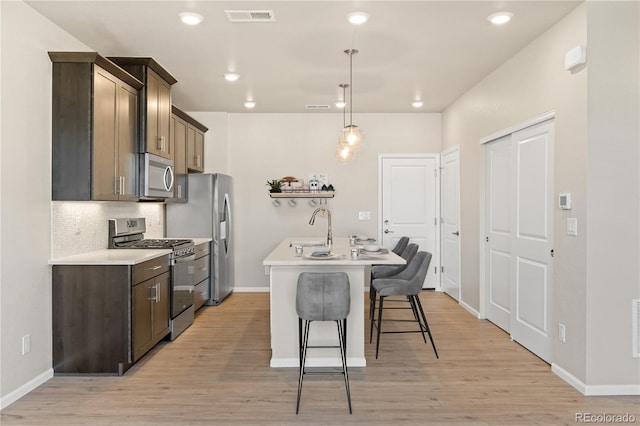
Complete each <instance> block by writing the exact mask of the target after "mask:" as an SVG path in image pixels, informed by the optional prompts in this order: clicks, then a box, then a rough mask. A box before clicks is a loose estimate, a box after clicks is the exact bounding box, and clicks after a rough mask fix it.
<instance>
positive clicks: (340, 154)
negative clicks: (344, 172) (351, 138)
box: [336, 143, 356, 164]
mask: <svg viewBox="0 0 640 426" xmlns="http://www.w3.org/2000/svg"><path fill="white" fill-rule="evenodd" d="M355 156H356V153H355V150H354V149H352V148H351V147H350V146H349V145H348V144H345V143H339V144H338V147H337V148H336V158H337V159H338V161H339V162H341V163H342V164H349V163H350V162H351V161H353V159H354V158H355Z"/></svg>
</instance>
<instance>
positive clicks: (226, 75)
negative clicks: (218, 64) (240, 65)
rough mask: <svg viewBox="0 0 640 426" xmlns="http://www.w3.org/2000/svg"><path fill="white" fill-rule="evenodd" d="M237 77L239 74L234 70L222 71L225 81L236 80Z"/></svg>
mask: <svg viewBox="0 0 640 426" xmlns="http://www.w3.org/2000/svg"><path fill="white" fill-rule="evenodd" d="M239 78H240V74H236V73H235V72H226V73H224V79H225V80H227V81H236V80H237V79H239Z"/></svg>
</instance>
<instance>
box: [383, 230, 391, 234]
mask: <svg viewBox="0 0 640 426" xmlns="http://www.w3.org/2000/svg"><path fill="white" fill-rule="evenodd" d="M384 233H385V234H389V233H391V234H393V231H389V230H388V229H385V230H384Z"/></svg>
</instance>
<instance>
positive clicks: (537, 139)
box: [485, 120, 554, 362]
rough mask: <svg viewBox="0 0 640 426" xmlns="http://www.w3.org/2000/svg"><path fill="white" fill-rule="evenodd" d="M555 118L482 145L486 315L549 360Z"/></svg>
mask: <svg viewBox="0 0 640 426" xmlns="http://www.w3.org/2000/svg"><path fill="white" fill-rule="evenodd" d="M553 137H554V136H553V120H549V121H545V122H542V123H540V124H536V125H533V126H531V127H527V128H525V129H523V130H519V131H517V132H514V133H512V134H510V135H507V136H504V137H502V138H500V139H496V140H495V141H492V142H489V143H488V144H487V145H486V191H485V194H486V200H485V206H486V229H485V230H486V267H485V271H486V276H485V282H486V294H485V300H486V315H487V319H489V320H490V321H491V322H493V323H494V324H496V325H497V326H499V327H500V328H502V329H504V330H505V331H508V332H509V333H510V334H511V338H512V339H513V340H515V341H516V342H518V343H520V344H521V345H523V346H524V347H526V348H527V349H529V350H530V351H531V352H533V353H535V354H536V355H537V356H539V357H540V358H542V359H543V360H545V361H547V362H551V357H552V344H553V340H552V335H553V333H552V331H551V323H552V318H551V315H552V308H551V306H552V305H551V304H552V296H553V255H552V249H553V229H552V215H553V199H554V197H553Z"/></svg>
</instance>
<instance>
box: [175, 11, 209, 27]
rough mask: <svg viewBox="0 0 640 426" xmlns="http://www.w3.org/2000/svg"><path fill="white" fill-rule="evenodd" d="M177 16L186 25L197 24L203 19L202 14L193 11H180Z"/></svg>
mask: <svg viewBox="0 0 640 426" xmlns="http://www.w3.org/2000/svg"><path fill="white" fill-rule="evenodd" d="M178 16H179V17H180V20H182V22H184V23H185V24H187V25H198V24H199V23H200V22H202V20H203V19H204V18H203V16H202V15H198V14H197V13H193V12H182V13H180V14H178Z"/></svg>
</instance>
